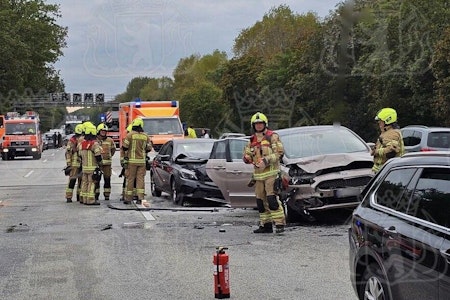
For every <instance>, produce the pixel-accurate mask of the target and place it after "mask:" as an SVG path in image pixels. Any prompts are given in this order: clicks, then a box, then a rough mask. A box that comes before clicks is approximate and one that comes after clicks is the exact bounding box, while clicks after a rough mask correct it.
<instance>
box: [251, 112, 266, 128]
mask: <svg viewBox="0 0 450 300" xmlns="http://www.w3.org/2000/svg"><path fill="white" fill-rule="evenodd" d="M250 123H251V125H252V126H253V124H255V123H265V124H266V126H268V125H269V120H268V119H267V117H266V115H265V114H263V113H260V112H257V113H256V114H254V115H253V116H252V118H251V119H250Z"/></svg>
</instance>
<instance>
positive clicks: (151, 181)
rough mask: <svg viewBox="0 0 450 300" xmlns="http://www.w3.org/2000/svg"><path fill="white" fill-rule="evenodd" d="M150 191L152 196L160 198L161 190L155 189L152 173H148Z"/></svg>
mask: <svg viewBox="0 0 450 300" xmlns="http://www.w3.org/2000/svg"><path fill="white" fill-rule="evenodd" d="M150 191H151V192H152V196H155V197H161V190H159V189H157V188H156V184H155V180H153V173H150Z"/></svg>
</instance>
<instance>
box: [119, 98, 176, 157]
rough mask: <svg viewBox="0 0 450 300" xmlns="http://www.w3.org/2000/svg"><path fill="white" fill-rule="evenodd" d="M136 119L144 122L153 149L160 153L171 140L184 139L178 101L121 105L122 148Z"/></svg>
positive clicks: (138, 101) (120, 129) (135, 102)
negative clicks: (128, 130)
mask: <svg viewBox="0 0 450 300" xmlns="http://www.w3.org/2000/svg"><path fill="white" fill-rule="evenodd" d="M135 118H142V120H143V121H144V132H145V133H147V134H148V135H149V136H150V138H151V139H152V144H153V149H154V150H155V151H156V152H158V151H159V150H160V149H161V147H162V145H163V144H164V143H165V142H167V141H169V140H171V139H182V138H184V131H183V126H182V124H181V121H180V107H179V103H178V101H141V100H140V99H136V100H135V101H133V102H125V103H120V104H119V131H120V147H122V141H123V139H124V138H125V136H126V135H127V126H128V125H129V124H131V122H132V121H133V120H134V119H135Z"/></svg>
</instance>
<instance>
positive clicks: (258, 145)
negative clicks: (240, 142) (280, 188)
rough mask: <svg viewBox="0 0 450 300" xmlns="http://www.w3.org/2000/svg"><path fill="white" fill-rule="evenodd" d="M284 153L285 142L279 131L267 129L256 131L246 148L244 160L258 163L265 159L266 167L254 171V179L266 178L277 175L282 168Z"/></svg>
mask: <svg viewBox="0 0 450 300" xmlns="http://www.w3.org/2000/svg"><path fill="white" fill-rule="evenodd" d="M283 154H284V148H283V144H282V143H281V141H280V138H279V136H278V134H277V133H275V132H273V131H271V130H269V129H266V130H265V131H264V132H263V133H255V134H254V135H252V136H251V138H250V141H249V142H248V144H247V145H246V146H245V148H244V157H243V159H244V162H246V163H253V164H256V163H258V162H259V161H261V160H264V162H265V164H266V167H265V168H264V169H261V168H257V167H256V166H255V169H254V171H253V179H254V180H265V179H267V178H269V177H271V176H276V175H277V174H278V172H279V170H280V159H281V158H282V156H283Z"/></svg>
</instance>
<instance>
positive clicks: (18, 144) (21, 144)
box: [11, 141, 30, 146]
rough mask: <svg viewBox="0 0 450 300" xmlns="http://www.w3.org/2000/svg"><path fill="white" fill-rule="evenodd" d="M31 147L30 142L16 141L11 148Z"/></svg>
mask: <svg viewBox="0 0 450 300" xmlns="http://www.w3.org/2000/svg"><path fill="white" fill-rule="evenodd" d="M28 145H30V142H29V141H14V142H11V146H28Z"/></svg>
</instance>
